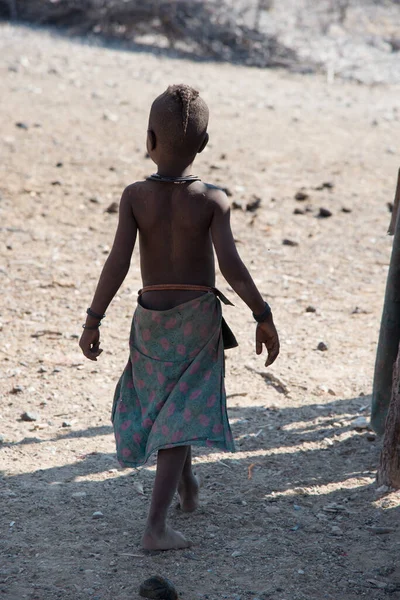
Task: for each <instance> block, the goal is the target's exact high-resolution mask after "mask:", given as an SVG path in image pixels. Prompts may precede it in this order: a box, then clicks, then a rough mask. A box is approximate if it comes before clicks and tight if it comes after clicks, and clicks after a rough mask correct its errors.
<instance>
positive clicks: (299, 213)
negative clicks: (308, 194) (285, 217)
mask: <svg viewBox="0 0 400 600" xmlns="http://www.w3.org/2000/svg"><path fill="white" fill-rule="evenodd" d="M293 214H294V215H305V214H306V211H305V210H303V209H302V208H295V209H294V211H293Z"/></svg>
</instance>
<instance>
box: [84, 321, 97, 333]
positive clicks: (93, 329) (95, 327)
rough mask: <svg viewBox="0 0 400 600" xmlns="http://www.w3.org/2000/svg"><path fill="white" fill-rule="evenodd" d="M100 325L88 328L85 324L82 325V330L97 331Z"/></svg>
mask: <svg viewBox="0 0 400 600" xmlns="http://www.w3.org/2000/svg"><path fill="white" fill-rule="evenodd" d="M100 325H101V323H99V324H98V325H94V326H93V327H89V325H85V323H84V324H83V325H82V328H83V329H89V331H96V329H98V328H99V327H100Z"/></svg>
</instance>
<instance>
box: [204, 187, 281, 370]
mask: <svg viewBox="0 0 400 600" xmlns="http://www.w3.org/2000/svg"><path fill="white" fill-rule="evenodd" d="M210 199H211V200H213V201H214V206H215V209H214V215H213V218H212V221H211V236H212V241H213V244H214V248H215V252H216V254H217V258H218V264H219V268H220V270H221V273H222V275H223V276H224V277H225V279H226V280H227V282H228V283H229V284H230V285H231V286H232V288H233V289H234V290H235V292H236V293H237V294H238V296H240V297H241V299H242V300H243V301H244V302H245V303H246V304H247V306H248V307H249V308H250V310H251V311H252V312H253V313H254V314H256V315H261V314H262V313H263V312H264V310H265V302H264V300H263V298H262V296H261V294H260V292H259V291H258V289H257V287H256V285H255V283H254V281H253V279H252V277H251V275H250V273H249V272H248V270H247V268H246V266H245V264H244V263H243V261H242V259H241V258H240V256H239V253H238V251H237V249H236V244H235V240H234V239H233V235H232V230H231V225H230V205H229V201H228V199H227V197H226V195H225V194H224V193H223V192H221V191H219V190H213V191H212V192H210ZM263 344H265V346H266V348H267V351H268V358H267V361H266V363H265V366H269V365H271V364H272V363H273V362H274V361H275V359H276V358H277V356H278V354H279V337H278V333H277V331H276V329H275V325H274V322H273V318H272V314H270V315H269V316H268V317H267V319H266V320H265V321H263V322H262V323H258V325H257V329H256V353H257V354H261V352H262V345H263Z"/></svg>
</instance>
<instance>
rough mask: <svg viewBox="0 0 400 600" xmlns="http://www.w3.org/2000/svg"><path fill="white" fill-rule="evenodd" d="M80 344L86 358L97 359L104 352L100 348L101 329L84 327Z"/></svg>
mask: <svg viewBox="0 0 400 600" xmlns="http://www.w3.org/2000/svg"><path fill="white" fill-rule="evenodd" d="M79 346H80V348H81V350H82V352H83V354H84V355H85V356H86V358H88V359H89V360H97V357H98V356H100V354H101V353H102V352H103V350H102V349H101V348H100V331H99V329H84V330H83V333H82V335H81V339H80V340H79Z"/></svg>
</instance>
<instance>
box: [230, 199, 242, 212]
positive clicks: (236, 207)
mask: <svg viewBox="0 0 400 600" xmlns="http://www.w3.org/2000/svg"><path fill="white" fill-rule="evenodd" d="M231 206H232V209H233V210H243V204H242V203H241V202H236V200H234V201H233V202H232V204H231Z"/></svg>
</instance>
